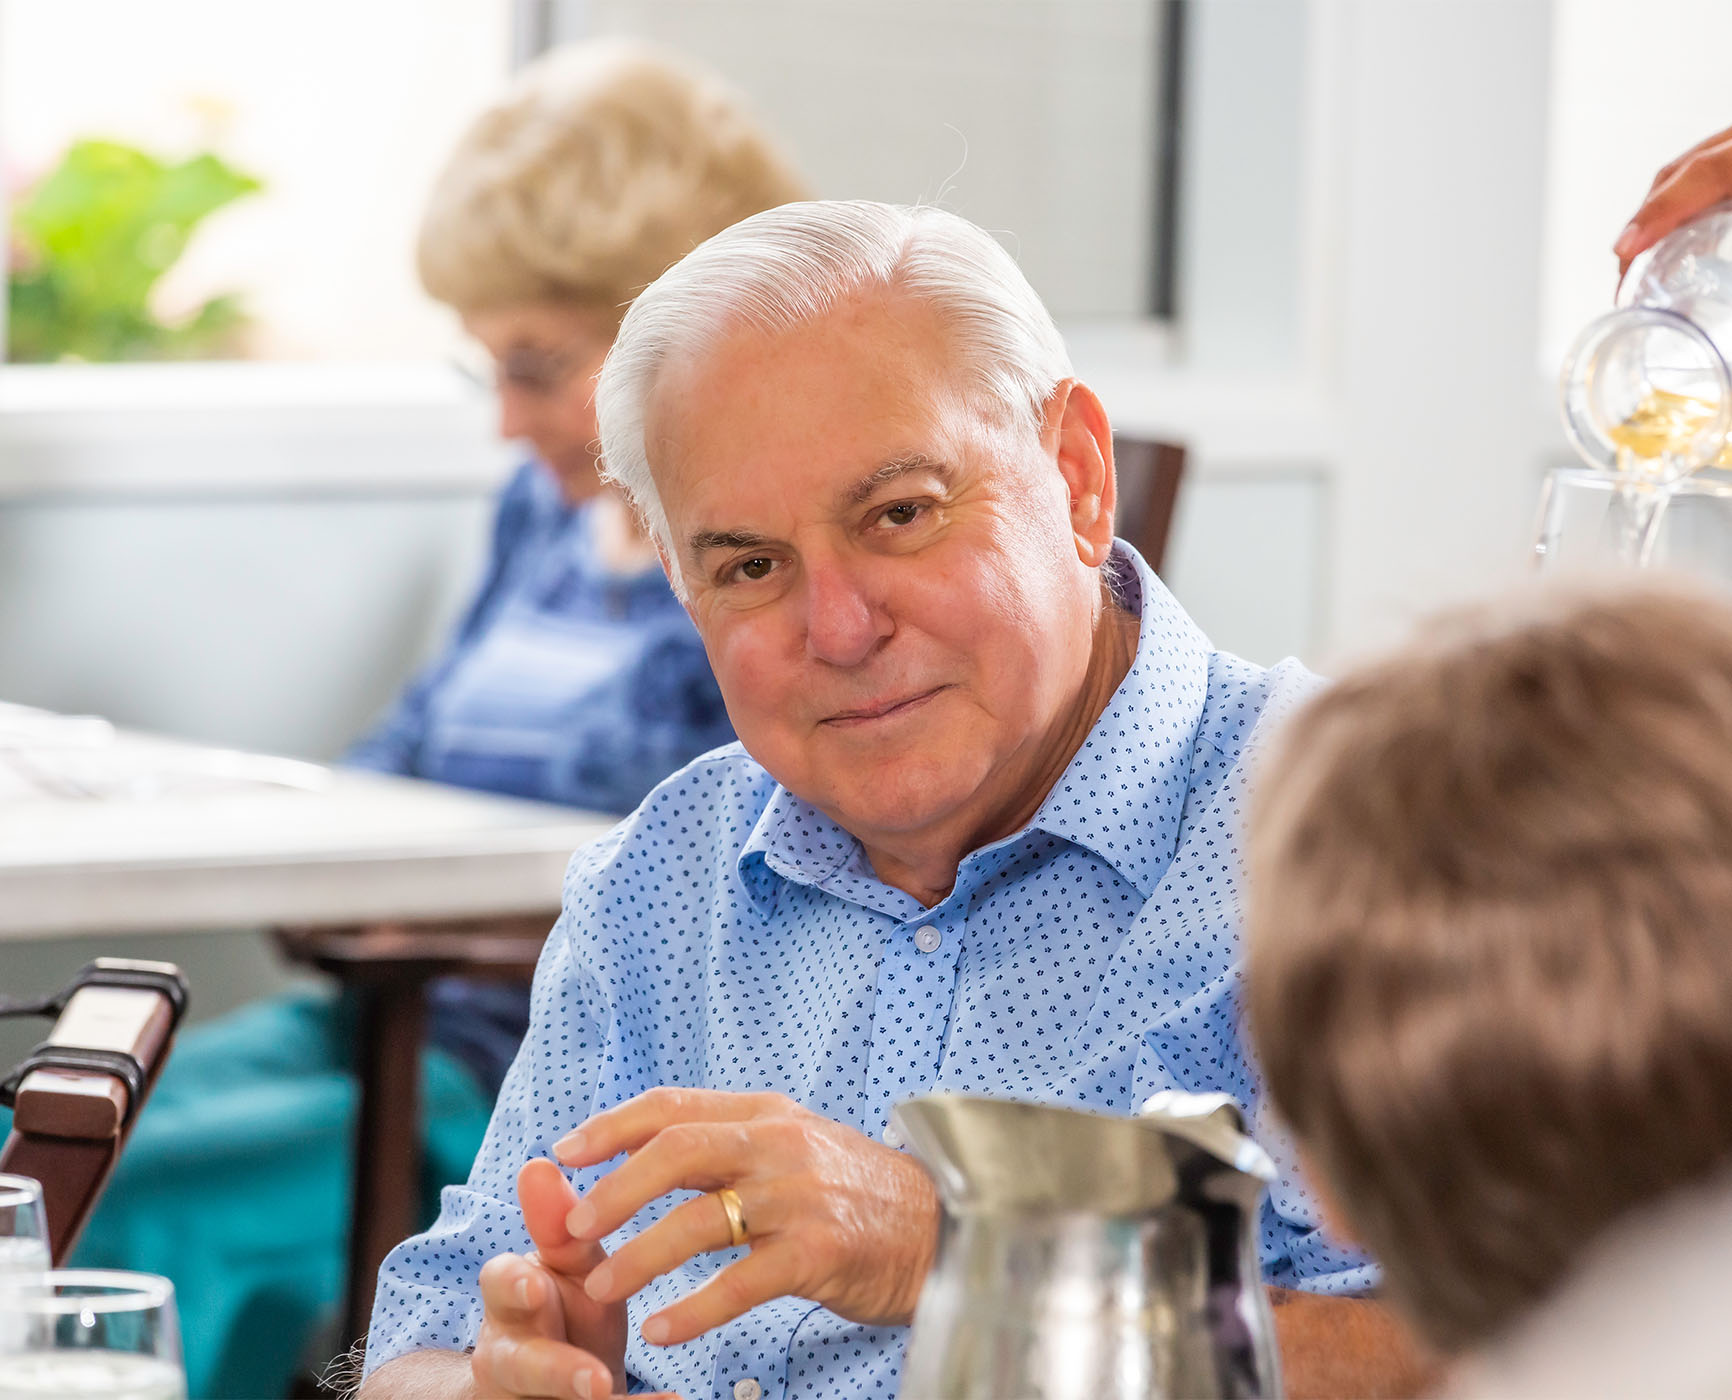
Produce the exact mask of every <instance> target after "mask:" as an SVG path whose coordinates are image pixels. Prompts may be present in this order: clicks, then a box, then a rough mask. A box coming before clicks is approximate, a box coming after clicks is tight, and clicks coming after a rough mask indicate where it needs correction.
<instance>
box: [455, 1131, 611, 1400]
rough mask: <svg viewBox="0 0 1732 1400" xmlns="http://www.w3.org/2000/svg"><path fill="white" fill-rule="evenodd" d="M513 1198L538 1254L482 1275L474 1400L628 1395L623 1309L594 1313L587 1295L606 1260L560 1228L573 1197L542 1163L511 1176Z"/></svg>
mask: <svg viewBox="0 0 1732 1400" xmlns="http://www.w3.org/2000/svg"><path fill="white" fill-rule="evenodd" d="M517 1198H518V1201H519V1202H520V1203H521V1204H522V1206H523V1223H524V1224H525V1225H526V1226H527V1227H528V1229H529V1238H530V1239H531V1240H532V1241H533V1242H534V1244H535V1253H534V1254H531V1255H529V1256H528V1257H524V1256H522V1255H518V1254H500V1255H496V1256H495V1257H494V1258H492V1259H489V1260H488V1261H487V1263H486V1264H485V1265H483V1266H482V1269H481V1306H482V1319H481V1333H480V1335H479V1336H478V1337H477V1338H476V1342H475V1353H474V1355H473V1356H472V1357H471V1358H470V1373H471V1374H472V1375H473V1377H474V1380H475V1388H476V1393H477V1395H478V1397H480V1400H495V1397H501V1396H519V1395H534V1396H544V1397H546V1396H556V1397H560V1400H567V1398H568V1397H569V1400H591V1397H594V1398H595V1400H600V1397H602V1396H605V1395H612V1394H613V1393H614V1388H615V1386H616V1384H617V1386H618V1388H619V1389H620V1390H624V1389H625V1329H626V1318H625V1304H624V1303H623V1302H603V1303H598V1302H597V1301H596V1300H595V1299H593V1298H591V1297H590V1295H589V1294H588V1293H586V1292H584V1290H583V1283H584V1280H585V1279H586V1278H588V1277H589V1276H590V1274H591V1273H592V1272H593V1271H594V1270H595V1268H596V1267H597V1266H598V1265H601V1264H602V1263H603V1261H604V1260H606V1258H607V1254H606V1252H605V1251H604V1250H603V1249H602V1247H601V1246H600V1245H599V1244H596V1243H594V1242H593V1241H592V1240H587V1239H574V1238H573V1237H572V1236H571V1234H570V1232H569V1231H567V1229H566V1228H565V1219H566V1216H567V1215H568V1214H569V1213H570V1211H571V1208H572V1207H573V1206H575V1205H576V1204H577V1193H576V1192H575V1191H573V1190H572V1189H571V1183H570V1182H568V1181H567V1180H566V1179H565V1176H564V1174H563V1173H562V1172H561V1171H560V1170H559V1168H558V1167H556V1166H555V1165H554V1164H553V1163H552V1162H549V1161H547V1160H546V1159H545V1158H541V1159H538V1160H536V1161H533V1162H527V1163H525V1164H524V1167H523V1170H522V1171H520V1172H519V1173H518V1174H517Z"/></svg>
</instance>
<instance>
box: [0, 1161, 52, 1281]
mask: <svg viewBox="0 0 1732 1400" xmlns="http://www.w3.org/2000/svg"><path fill="white" fill-rule="evenodd" d="M48 1263H49V1255H48V1216H47V1213H46V1212H45V1211H44V1210H43V1208H42V1184H41V1183H40V1182H38V1181H37V1180H36V1179H35V1178H34V1177H28V1176H8V1175H6V1174H4V1173H0V1280H5V1279H8V1278H10V1277H12V1276H14V1275H17V1274H32V1275H34V1274H43V1273H46V1272H47V1271H48Z"/></svg>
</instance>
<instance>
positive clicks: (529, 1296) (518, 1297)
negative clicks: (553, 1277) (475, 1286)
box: [481, 1254, 552, 1329]
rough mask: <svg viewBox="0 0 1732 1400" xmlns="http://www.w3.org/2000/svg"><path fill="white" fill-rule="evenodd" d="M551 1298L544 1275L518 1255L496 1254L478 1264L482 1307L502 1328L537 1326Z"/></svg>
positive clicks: (543, 1317) (541, 1320) (542, 1319)
mask: <svg viewBox="0 0 1732 1400" xmlns="http://www.w3.org/2000/svg"><path fill="white" fill-rule="evenodd" d="M551 1297H552V1291H551V1288H550V1286H549V1283H548V1280H547V1278H546V1277H545V1275H543V1273H542V1271H541V1270H540V1269H539V1268H538V1267H537V1266H536V1265H535V1264H534V1263H533V1262H532V1261H530V1260H528V1259H525V1258H524V1257H523V1256H522V1255H520V1254H495V1255H494V1256H493V1257H492V1258H491V1259H489V1260H488V1261H487V1262H486V1263H485V1264H483V1265H482V1266H481V1306H482V1308H483V1309H484V1310H485V1312H486V1314H487V1316H488V1317H489V1318H491V1319H493V1320H494V1321H495V1322H497V1323H498V1324H499V1325H500V1326H502V1327H513V1328H526V1329H527V1328H533V1327H537V1326H539V1325H540V1324H541V1323H542V1322H543V1321H544V1319H545V1317H546V1308H547V1304H548V1301H549V1299H550V1298H551Z"/></svg>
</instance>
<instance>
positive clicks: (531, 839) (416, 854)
mask: <svg viewBox="0 0 1732 1400" xmlns="http://www.w3.org/2000/svg"><path fill="white" fill-rule="evenodd" d="M614 820H615V819H614V818H612V817H607V816H602V815H599V814H593V813H587V812H578V811H573V810H571V809H570V808H566V807H555V806H551V805H548V804H545V803H539V802H526V801H521V800H519V799H516V798H509V797H497V796H494V795H492V794H488V793H478V792H471V791H468V790H466V789H462V788H452V787H445V786H442V785H440V784H436V783H425V782H419V781H416V780H413V779H408V778H397V777H388V776H385V775H381V774H375V773H367V772H360V771H356V770H344V769H334V768H326V767H322V766H320V765H317V764H312V763H304V762H300V761H298V760H295V759H285V758H275V757H270V756H266V755H261V754H252V753H243V752H238V751H235V750H230V749H219V748H213V747H210V746H208V745H201V744H193V743H188V742H185V741H182V740H177V739H169V738H162V737H158V736H154V735H146V734H138V733H133V732H129V731H126V730H119V729H116V728H114V727H113V726H112V725H110V724H108V723H107V722H106V721H104V720H101V719H96V718H93V717H89V716H67V715H54V714H49V713H46V712H44V711H41V710H32V709H27V708H25V707H23V706H17V705H6V704H0V940H10V939H22V938H56V937H63V936H67V935H70V934H80V933H97V934H113V935H115V936H120V935H123V934H127V933H136V932H146V931H160V930H176V931H184V930H193V929H207V928H208V929H221V928H234V927H237V926H246V925H281V924H353V923H363V922H375V921H379V920H386V919H440V920H444V919H455V918H465V917H481V916H488V917H491V916H498V915H507V914H533V913H540V912H542V911H544V910H548V909H553V908H557V907H558V905H559V892H560V882H561V879H562V877H563V874H564V871H565V866H566V863H567V862H568V861H569V860H570V858H571V853H572V852H573V851H574V850H575V849H576V848H577V847H578V846H581V845H583V844H584V843H586V842H588V841H591V840H593V839H595V837H597V836H599V835H601V834H602V833H603V832H605V831H606V830H607V829H608V828H609V827H610V826H611V825H612V824H613V822H614Z"/></svg>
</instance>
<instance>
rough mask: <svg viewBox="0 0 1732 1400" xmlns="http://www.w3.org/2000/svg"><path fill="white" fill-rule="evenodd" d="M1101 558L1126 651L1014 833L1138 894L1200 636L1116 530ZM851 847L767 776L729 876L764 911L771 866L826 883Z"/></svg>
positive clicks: (1173, 842) (1192, 728)
mask: <svg viewBox="0 0 1732 1400" xmlns="http://www.w3.org/2000/svg"><path fill="white" fill-rule="evenodd" d="M1109 567H1111V568H1112V569H1113V570H1114V571H1115V572H1114V575H1113V581H1112V588H1113V593H1114V595H1115V596H1116V597H1117V599H1118V601H1119V604H1120V606H1121V607H1123V608H1125V609H1126V610H1127V611H1129V612H1132V613H1134V614H1136V615H1137V617H1138V619H1139V626H1138V632H1137V650H1136V655H1135V657H1134V658H1133V659H1132V661H1131V668H1130V670H1129V671H1128V672H1126V674H1125V678H1124V680H1122V681H1121V682H1120V683H1119V688H1118V689H1117V690H1116V691H1114V692H1113V697H1112V699H1111V700H1110V701H1108V703H1107V707H1106V709H1105V710H1104V711H1103V712H1102V713H1101V717H1100V718H1099V719H1098V720H1096V721H1095V724H1094V727H1093V728H1092V729H1091V730H1090V731H1089V735H1088V738H1087V739H1085V740H1084V741H1083V746H1082V748H1081V749H1079V750H1078V751H1077V752H1076V754H1075V755H1074V756H1073V757H1072V758H1071V761H1070V763H1069V764H1068V765H1067V766H1066V768H1065V770H1064V772H1063V774H1062V775H1060V777H1059V780H1058V782H1057V783H1055V784H1054V785H1053V788H1052V791H1051V792H1049V793H1048V794H1047V795H1046V799H1045V800H1044V801H1043V802H1042V803H1041V805H1040V808H1039V810H1037V811H1036V812H1035V814H1034V817H1033V819H1032V820H1031V821H1030V822H1029V824H1028V827H1027V828H1025V832H1026V831H1027V830H1038V831H1043V832H1046V833H1047V834H1049V835H1052V836H1057V837H1059V838H1061V839H1063V840H1066V841H1070V842H1073V843H1075V844H1076V845H1079V846H1082V847H1083V848H1085V849H1086V850H1089V851H1092V852H1094V854H1095V855H1097V856H1099V857H1100V858H1101V859H1102V860H1104V861H1106V862H1107V864H1109V865H1111V866H1112V867H1113V869H1114V870H1116V871H1118V872H1119V874H1120V875H1121V876H1122V877H1123V878H1125V879H1126V880H1128V881H1129V882H1130V883H1131V884H1132V885H1133V886H1134V887H1135V888H1136V889H1137V890H1138V891H1139V892H1140V893H1141V894H1142V895H1143V897H1144V898H1145V899H1147V898H1150V897H1152V896H1153V894H1154V892H1155V890H1156V889H1157V888H1158V887H1159V885H1160V881H1161V877H1162V875H1164V874H1165V872H1166V868H1167V865H1168V863H1169V862H1170V861H1171V860H1172V856H1173V851H1174V850H1175V849H1176V847H1177V845H1178V838H1179V826H1180V819H1181V816H1182V814H1183V811H1184V806H1185V797H1186V795H1187V793H1188V792H1189V790H1190V774H1191V750H1192V746H1193V744H1194V742H1195V739H1196V729H1197V724H1198V721H1199V720H1200V719H1201V718H1202V713H1203V702H1204V700H1205V698H1206V696H1207V693H1208V681H1209V642H1208V639H1207V638H1206V637H1205V636H1204V635H1203V633H1202V631H1201V630H1200V629H1199V628H1198V627H1197V624H1196V623H1194V622H1192V621H1191V619H1190V617H1189V616H1188V615H1187V614H1186V613H1185V610H1184V609H1183V608H1181V607H1180V606H1179V604H1178V601H1177V600H1176V599H1175V598H1174V597H1173V595H1172V594H1171V593H1170V592H1168V591H1167V588H1166V586H1165V585H1164V584H1163V583H1162V582H1161V581H1160V579H1158V578H1156V577H1155V574H1154V571H1153V570H1152V569H1150V568H1149V566H1148V565H1147V564H1146V563H1144V562H1143V558H1142V556H1141V555H1140V554H1138V553H1137V552H1136V550H1134V549H1133V548H1131V546H1130V545H1128V544H1126V543H1125V542H1124V541H1123V540H1118V541H1116V542H1115V543H1114V546H1113V555H1112V563H1111V565H1110V566H1109ZM1023 834H1024V833H1018V834H1017V835H1013V836H1011V837H1008V838H1006V840H1005V841H1004V842H1000V843H996V844H997V845H1000V846H1003V845H1007V844H1010V843H1014V842H1017V841H1018V840H1019V839H1020V837H1021V836H1022V835H1023ZM858 847H859V842H858V841H857V840H856V838H855V837H853V836H851V835H850V834H849V833H848V832H847V831H845V830H844V829H843V828H842V827H841V826H839V825H837V823H836V822H834V821H832V820H831V819H830V818H829V817H827V816H825V815H824V814H823V813H822V812H820V811H818V810H817V808H815V807H813V806H812V805H811V804H810V803H808V802H805V801H802V800H801V799H800V798H798V797H795V796H794V795H793V794H792V793H791V792H789V791H788V790H787V789H786V788H784V787H783V786H782V785H781V784H780V783H778V784H777V785H776V788H775V790H774V792H772V793H771V795H770V800H769V802H768V803H767V804H766V805H765V807H764V810H763V812H762V813H760V814H759V816H758V820H757V821H756V822H755V823H754V824H753V826H752V830H751V832H750V834H749V835H748V836H747V837H746V841H745V844H744V846H742V847H741V849H740V856H739V862H738V870H739V875H740V880H741V883H742V884H743V885H744V886H745V889H746V892H747V894H748V895H750V896H751V898H752V901H753V903H754V904H756V905H757V906H758V908H759V910H760V911H761V912H763V913H765V914H766V915H767V914H768V913H769V912H770V910H771V909H772V908H773V906H774V903H775V896H776V884H777V881H776V879H775V877H776V876H781V877H782V878H783V879H788V880H795V881H798V882H800V883H802V884H808V885H819V886H826V887H828V886H829V885H833V884H834V882H835V879H836V878H843V877H846V876H847V875H848V872H847V871H845V870H844V867H845V866H847V865H848V863H849V862H850V860H851V859H852V858H853V857H854V854H855V852H856V851H857V849H858ZM827 882H828V884H827ZM847 883H848V884H849V885H854V884H856V883H861V881H859V880H856V879H853V878H849V879H847ZM878 889H879V890H882V889H883V886H878ZM836 892H837V893H839V894H843V895H845V896H846V897H848V898H851V899H854V900H856V901H857V902H859V903H862V904H876V903H879V902H881V901H880V900H874V899H867V898H862V897H861V896H862V895H863V894H865V893H866V891H865V890H854V889H849V890H840V889H838V890H837V891H836Z"/></svg>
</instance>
